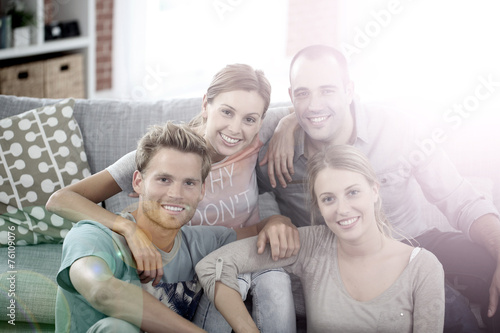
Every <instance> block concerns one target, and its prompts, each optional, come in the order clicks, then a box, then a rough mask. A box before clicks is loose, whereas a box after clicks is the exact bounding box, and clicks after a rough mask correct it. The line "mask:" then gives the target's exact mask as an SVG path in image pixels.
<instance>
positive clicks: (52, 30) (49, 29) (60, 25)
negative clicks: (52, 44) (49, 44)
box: [45, 21, 80, 41]
mask: <svg viewBox="0 0 500 333" xmlns="http://www.w3.org/2000/svg"><path fill="white" fill-rule="evenodd" d="M77 36H80V28H79V27H78V21H67V22H52V23H50V24H47V25H46V26H45V40H46V41H48V40H54V39H59V38H67V37H77Z"/></svg>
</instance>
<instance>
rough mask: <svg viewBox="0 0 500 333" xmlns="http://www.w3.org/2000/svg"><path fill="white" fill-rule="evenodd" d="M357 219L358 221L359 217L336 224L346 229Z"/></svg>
mask: <svg viewBox="0 0 500 333" xmlns="http://www.w3.org/2000/svg"><path fill="white" fill-rule="evenodd" d="M358 219H359V216H358V217H351V218H349V219H345V220H340V221H338V222H337V223H338V224H340V225H341V226H343V227H347V226H349V225H351V224H353V223H354V222H356V221H357V220H358Z"/></svg>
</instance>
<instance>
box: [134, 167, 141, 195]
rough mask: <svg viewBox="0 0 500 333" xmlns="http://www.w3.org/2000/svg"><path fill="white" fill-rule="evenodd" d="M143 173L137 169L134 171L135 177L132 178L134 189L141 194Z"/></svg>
mask: <svg viewBox="0 0 500 333" xmlns="http://www.w3.org/2000/svg"><path fill="white" fill-rule="evenodd" d="M141 184H142V174H141V173H140V172H139V170H135V172H134V177H133V179H132V187H133V188H134V191H135V192H136V193H137V194H139V195H141V194H142V188H141Z"/></svg>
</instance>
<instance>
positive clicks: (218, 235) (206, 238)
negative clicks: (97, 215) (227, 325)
mask: <svg viewBox="0 0 500 333" xmlns="http://www.w3.org/2000/svg"><path fill="white" fill-rule="evenodd" d="M124 217H126V218H129V219H131V220H134V219H133V217H132V215H130V214H125V215H124ZM235 240H236V232H235V231H234V230H231V229H229V228H224V227H187V226H184V227H182V228H181V231H180V232H179V233H177V236H176V238H175V241H174V246H173V248H172V250H171V251H170V252H168V253H166V252H163V251H160V252H161V255H162V259H163V263H164V266H163V277H162V280H161V282H160V283H159V284H158V285H157V286H156V287H153V286H152V282H149V283H147V284H143V285H142V287H143V289H145V290H146V291H148V292H149V293H151V294H152V295H153V296H155V297H156V298H157V299H158V300H160V301H161V302H162V303H164V304H165V305H167V306H168V307H169V308H171V309H172V310H174V311H176V312H177V313H178V314H180V315H182V316H184V317H186V318H189V317H191V316H192V315H193V314H194V311H195V310H196V306H197V303H198V301H199V298H200V297H201V286H200V285H199V283H198V281H197V278H196V273H195V270H194V267H195V265H196V264H197V263H198V261H199V260H201V258H203V257H204V256H206V255H207V254H208V253H210V252H212V251H213V250H215V249H217V248H219V247H221V246H223V245H225V244H227V243H230V242H232V241H235ZM88 256H97V257H99V258H101V259H102V260H104V261H105V262H106V264H107V266H108V267H109V268H110V270H111V272H112V273H113V275H114V277H115V278H117V279H120V280H122V281H126V282H129V283H131V284H135V285H137V286H140V285H141V283H140V280H139V276H138V275H137V271H136V268H135V261H134V260H133V257H132V254H131V252H130V249H129V248H128V246H127V243H126V241H125V239H124V238H123V237H122V236H121V235H119V234H117V233H115V232H113V231H111V230H110V229H108V228H106V227H105V226H103V225H101V224H100V223H97V222H94V221H80V222H78V223H77V224H76V225H75V226H74V227H73V228H72V229H71V230H70V232H69V233H68V235H67V236H66V238H65V240H64V243H63V253H62V259H61V261H62V263H61V267H60V269H59V272H58V274H57V283H58V284H59V288H58V292H57V299H56V332H85V331H87V329H88V328H89V327H90V326H92V325H93V324H95V323H96V322H97V321H99V320H100V319H103V318H105V317H106V316H105V315H104V314H103V313H101V312H99V311H97V310H96V309H94V308H93V307H92V306H91V305H90V304H89V303H88V302H87V300H86V299H85V298H83V296H82V295H80V294H79V293H78V292H77V291H76V290H75V288H74V287H73V284H72V283H71V280H70V278H69V269H70V267H71V265H72V264H73V263H74V262H75V261H76V260H78V259H80V258H83V257H88ZM178 282H182V283H180V284H178ZM181 289H182V290H181Z"/></svg>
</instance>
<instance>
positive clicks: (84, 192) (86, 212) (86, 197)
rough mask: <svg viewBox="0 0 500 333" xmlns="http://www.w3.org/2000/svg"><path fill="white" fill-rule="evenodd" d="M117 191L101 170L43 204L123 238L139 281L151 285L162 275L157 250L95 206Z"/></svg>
mask: <svg viewBox="0 0 500 333" xmlns="http://www.w3.org/2000/svg"><path fill="white" fill-rule="evenodd" d="M119 192H121V188H120V187H119V186H118V184H117V183H116V181H115V180H114V179H113V177H112V176H111V174H110V173H109V172H108V171H107V170H103V171H101V172H98V173H96V174H94V175H92V176H90V177H87V178H85V179H83V180H81V181H79V182H77V183H75V184H72V185H69V186H66V187H64V188H62V189H60V190H58V191H56V192H55V193H54V194H52V195H51V196H50V198H49V200H48V201H47V204H46V208H47V210H49V211H51V212H53V213H56V214H58V215H60V216H62V217H64V218H66V219H69V220H72V221H81V220H92V221H97V222H99V223H101V224H103V225H104V226H106V227H108V228H109V229H111V230H113V231H115V232H117V233H119V234H121V235H122V236H124V237H125V239H126V240H127V243H128V245H129V247H130V250H131V252H132V255H133V256H134V259H135V261H136V264H137V271H138V273H139V276H140V278H141V281H142V282H143V283H147V282H149V281H151V280H153V279H154V281H153V284H154V285H156V284H158V283H159V282H160V279H161V277H162V276H163V267H162V261H161V255H160V253H159V252H158V250H156V248H155V247H154V245H153V244H152V243H151V241H150V239H149V238H148V237H147V236H146V235H145V234H144V232H143V231H142V230H141V229H139V228H137V226H136V224H135V223H134V222H132V221H130V220H127V219H126V218H123V217H121V216H119V215H116V214H114V213H112V212H110V211H108V210H106V209H104V208H102V207H101V206H99V205H98V203H100V202H102V201H104V200H106V199H108V198H110V197H112V196H113V195H115V194H117V193H119Z"/></svg>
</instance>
